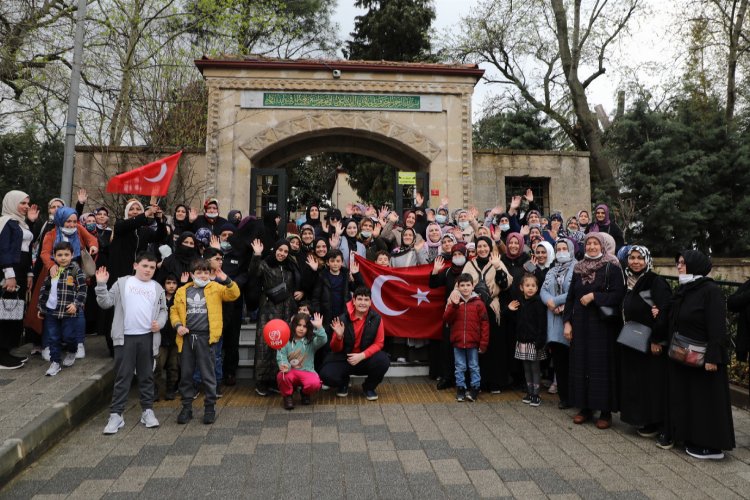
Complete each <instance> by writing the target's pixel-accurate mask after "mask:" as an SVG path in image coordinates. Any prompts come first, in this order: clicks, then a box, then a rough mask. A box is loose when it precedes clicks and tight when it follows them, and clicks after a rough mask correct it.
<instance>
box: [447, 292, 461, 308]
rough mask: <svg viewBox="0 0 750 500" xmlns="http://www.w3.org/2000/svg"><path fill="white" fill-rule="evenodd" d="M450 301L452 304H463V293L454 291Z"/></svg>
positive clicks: (449, 297)
mask: <svg viewBox="0 0 750 500" xmlns="http://www.w3.org/2000/svg"><path fill="white" fill-rule="evenodd" d="M448 300H450V302H451V303H452V304H456V305H458V304H459V302H461V292H459V291H458V290H453V291H452V292H451V294H450V295H449V296H448Z"/></svg>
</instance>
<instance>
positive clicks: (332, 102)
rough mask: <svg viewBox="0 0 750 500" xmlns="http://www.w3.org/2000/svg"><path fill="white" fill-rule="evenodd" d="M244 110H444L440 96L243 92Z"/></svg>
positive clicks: (241, 102) (242, 102)
mask: <svg viewBox="0 0 750 500" xmlns="http://www.w3.org/2000/svg"><path fill="white" fill-rule="evenodd" d="M240 106H241V107H243V108H292V109H295V108H303V109H356V110H368V111H373V110H380V111H421V112H440V111H443V104H442V99H441V98H440V96H437V95H397V94H354V93H328V92H257V91H250V90H246V91H244V92H242V96H241V98H240Z"/></svg>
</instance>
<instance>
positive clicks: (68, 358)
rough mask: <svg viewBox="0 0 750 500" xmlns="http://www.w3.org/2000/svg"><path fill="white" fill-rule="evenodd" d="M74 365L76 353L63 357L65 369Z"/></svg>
mask: <svg viewBox="0 0 750 500" xmlns="http://www.w3.org/2000/svg"><path fill="white" fill-rule="evenodd" d="M75 363H76V353H74V352H69V353H67V354H66V355H65V358H64V359H63V366H64V367H65V368H70V367H71V366H73V365H74V364H75Z"/></svg>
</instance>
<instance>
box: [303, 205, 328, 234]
mask: <svg viewBox="0 0 750 500" xmlns="http://www.w3.org/2000/svg"><path fill="white" fill-rule="evenodd" d="M305 224H308V225H310V226H312V228H313V232H314V233H315V236H321V235H322V234H323V227H322V226H321V224H320V207H319V206H318V205H316V204H315V203H313V204H312V205H309V206H308V207H307V209H306V210H305V221H304V222H303V223H302V224H300V226H302V225H305Z"/></svg>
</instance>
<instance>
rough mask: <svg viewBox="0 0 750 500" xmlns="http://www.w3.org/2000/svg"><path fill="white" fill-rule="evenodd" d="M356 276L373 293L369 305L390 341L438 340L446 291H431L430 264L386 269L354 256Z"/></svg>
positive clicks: (441, 326) (441, 330)
mask: <svg viewBox="0 0 750 500" xmlns="http://www.w3.org/2000/svg"><path fill="white" fill-rule="evenodd" d="M356 259H357V263H358V264H359V273H360V275H361V276H362V279H363V280H364V282H365V284H366V285H367V286H368V287H370V290H371V291H372V305H373V307H375V310H376V311H378V312H379V313H380V316H381V317H382V318H383V325H384V327H385V334H386V335H387V336H390V337H409V338H417V339H440V338H441V337H442V335H443V311H444V310H445V287H440V288H430V274H431V273H432V268H433V265H432V264H426V265H423V266H413V267H385V266H379V265H378V264H375V263H374V262H370V261H368V260H367V259H364V258H362V257H360V256H359V255H357V256H356Z"/></svg>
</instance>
